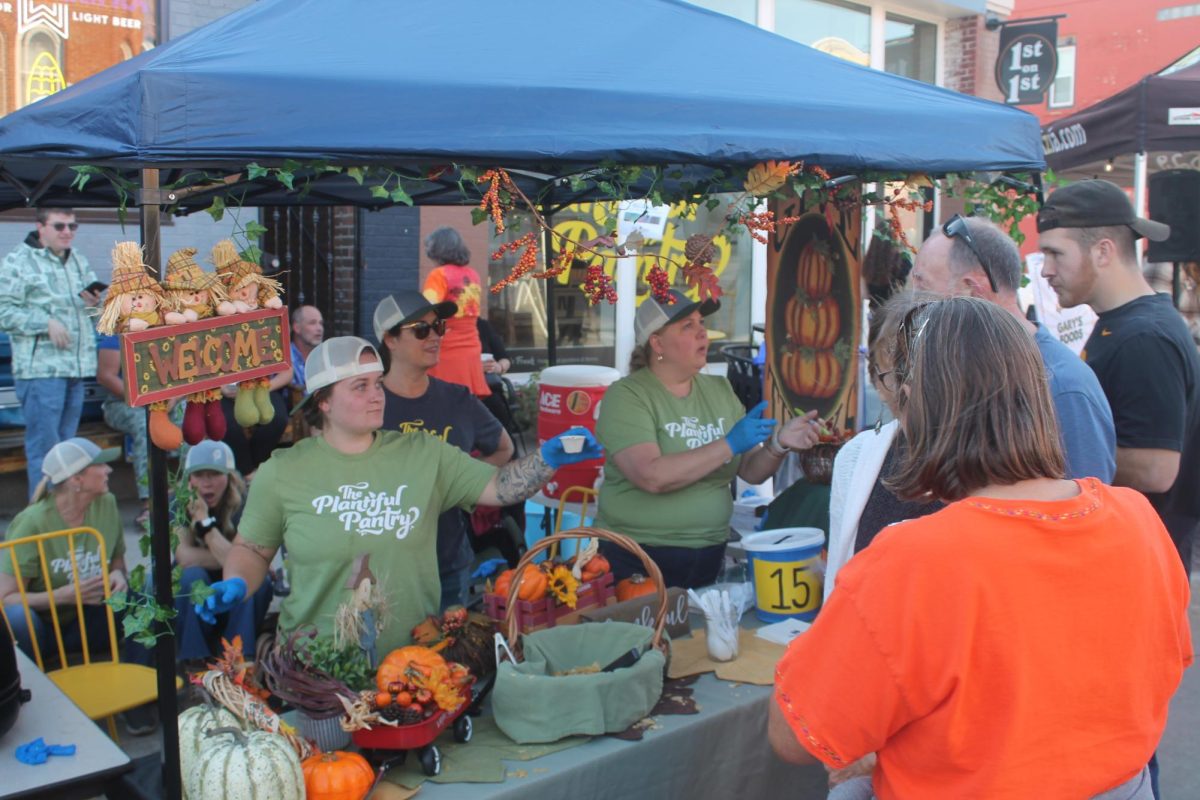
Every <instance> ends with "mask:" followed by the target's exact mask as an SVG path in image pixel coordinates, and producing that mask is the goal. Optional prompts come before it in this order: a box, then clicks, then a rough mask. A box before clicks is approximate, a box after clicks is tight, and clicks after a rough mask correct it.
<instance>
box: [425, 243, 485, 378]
mask: <svg viewBox="0 0 1200 800" xmlns="http://www.w3.org/2000/svg"><path fill="white" fill-rule="evenodd" d="M425 255H427V256H429V259H430V260H431V261H433V263H435V264H437V265H438V266H437V267H436V268H435V269H434V270H433V272H431V273H429V277H428V278H426V279H425V288H424V289H422V290H421V293H422V294H424V295H425V299H426V300H428V301H429V302H431V303H434V304H437V303H444V302H446V301H449V302H452V303H454V304H456V305H457V306H458V311H457V312H456V313H455V315H454V316H453V317H450V318H449V319H447V320H446V335H445V336H443V337H442V352H441V357H440V358H439V359H438V363H437V366H435V367H434V368H433V369H431V370H429V374H430V375H432V376H433V377H435V378H437V379H439V380H443V381H449V382H450V383H458V384H461V385H463V386H466V387H467V388H468V389H470V390H471V393H472V394H474V395H476V396H477V397H487V396H488V395H490V394H491V393H492V390H491V389H489V388H488V385H487V380H486V379H485V378H484V376H483V361H482V356H483V348H482V345H481V344H480V342H479V331H478V329H477V328H476V327H475V320H476V318H478V317H479V311H480V308H481V306H482V304H483V283H482V282H481V281H480V280H479V273H478V272H476V271H475V269H474V268H473V267H470V266H468V264H469V263H470V261H471V251H470V250H469V249H467V245H466V243H464V242H463V240H462V237H461V236H459V235H458V231H456V230H454V228H448V227H441V228H438V229H437V230H435V231H434V232H433V233H431V234H429V236H427V237H426V238H425Z"/></svg>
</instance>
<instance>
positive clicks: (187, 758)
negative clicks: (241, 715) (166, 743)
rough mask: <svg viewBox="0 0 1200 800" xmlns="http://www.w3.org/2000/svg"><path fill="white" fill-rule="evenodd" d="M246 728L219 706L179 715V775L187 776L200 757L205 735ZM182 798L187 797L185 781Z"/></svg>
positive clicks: (192, 709)
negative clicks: (222, 729)
mask: <svg viewBox="0 0 1200 800" xmlns="http://www.w3.org/2000/svg"><path fill="white" fill-rule="evenodd" d="M245 727H246V726H245V725H243V724H242V721H241V720H240V719H238V718H237V717H236V716H235V715H234V714H233V712H232V711H229V710H228V709H225V708H222V707H221V706H212V705H200V706H192V707H191V708H189V709H187V710H186V711H184V712H183V713H182V714H180V715H179V774H180V775H182V776H183V777H184V778H186V777H187V776H188V773H189V772H190V771H191V769H192V766H193V765H194V764H195V763H196V761H197V759H198V758H199V757H200V749H201V748H202V747H203V746H204V743H205V741H206V740H207V737H206V734H207V733H208V732H209V731H211V730H213V729H215V728H240V729H244V728H245ZM183 789H184V792H183V796H184V797H185V798H186V797H187V796H188V793H187V786H186V781H185V785H184V787H183Z"/></svg>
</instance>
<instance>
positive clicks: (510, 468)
mask: <svg viewBox="0 0 1200 800" xmlns="http://www.w3.org/2000/svg"><path fill="white" fill-rule="evenodd" d="M409 326H410V327H412V328H413V329H414V335H416V336H420V335H421V331H422V330H426V331H427V330H428V328H429V323H427V322H425V321H418V322H414V323H410V324H409ZM422 326H423V327H422ZM304 363H305V368H304V372H305V388H306V389H307V390H308V392H309V395H308V397H307V399H306V400H305V402H304V403H303V404H301V406H300V408H301V409H302V411H303V413H304V414H305V415H306V419H307V421H308V422H309V423H310V424H311V425H312V426H313V427H314V428H316V429H319V430H320V435H319V436H314V437H311V438H309V439H305V440H304V441H301V442H299V443H297V444H296V445H294V446H293V447H291V448H288V449H286V450H277V451H275V454H274V455H272V456H271V458H270V459H269V460H268V461H267V462H266V463H264V464H263V465H262V466H261V467H260V468H259V470H258V473H257V474H256V475H255V478H254V483H253V484H252V486H251V487H250V496H249V498H248V499H247V501H246V508H245V511H244V512H243V514H242V519H241V522H240V524H239V526H238V533H237V536H236V537H235V538H234V540H233V546H232V547H231V548H230V550H229V554H228V555H227V557H226V559H225V568H224V580H222V581H219V582H217V583H215V584H213V587H212V588H213V590H214V592H213V594H212V596H210V597H209V598H207V599H206V600H205V602H204V604H203V605H201V606H198V607H197V613H198V614H199V615H200V617H201V618H202V619H205V620H206V621H209V622H210V623H211V621H212V620H213V618H214V614H217V613H221V612H224V611H227V610H229V609H230V608H232V607H233V606H234V605H235V604H237V603H240V602H242V601H243V599H245V597H246V595H247V592H251V593H252V592H253V591H254V590H256V589H257V588H258V586H259V585H260V584H261V583H262V581H263V578H264V577H265V576H266V573H267V566H268V565H269V564H270V563H271V559H272V558H273V557H274V555H275V552H276V550H278V549H279V547H280V546H281V545H286V546H287V559H288V570H289V577H290V579H291V584H292V591H291V594H289V595H288V596H287V597H286V598H284V600H283V604H282V606H281V607H280V618H279V627H280V630H281V631H283V632H286V631H290V630H294V629H295V628H297V627H298V626H301V625H309V624H311V625H314V626H316V629H317V632H318V633H319V634H322V635H330V634H332V633H333V630H334V619H335V617H339V613H340V612H342V616H343V618H344V610H345V609H347V608H351V607H352V606H350V605H349V604H350V603H353V602H356V601H359V600H361V599H362V598H363V597H367V598H370V597H379V596H382V597H383V598H384V605H385V607H386V608H385V609H383V611H384V613H382V614H379V615H378V616H377V618H378V619H384V620H385V623H384V625H383V627H382V629H381V630H380V631H379V632H378V641H377V642H372V641H369V639H370V637H369V636H368V637H366V638H365V639H363V640H361V641H362V642H363V645H364V649H367V650H368V653H370V651H371V650H372V649H373V650H375V651H376V653H377V654H378V655H380V656H382V655H384V654H386V653H387V652H388V651H390V650H391V649H393V648H395V647H399V646H402V645H405V644H408V643H409V639H410V636H409V631H410V630H411V629H412V628H413V626H414V625H416V624H417V623H418V622H420V621H421V620H422V619H424V618H425V617H426V615H428V614H434V613H437V611H438V609H439V599H440V596H441V586H440V583H439V580H438V568H437V518H438V515H439V514H441V513H442V512H443V511H446V510H448V509H450V508H454V507H456V506H457V507H460V508H467V509H469V508H471V507H473V506H474V505H475V504H476V503H482V504H484V505H492V506H504V505H509V504H511V503H515V502H519V501H521V500H524V499H525V498H526V497H530V496H532V495H533V494H535V493H536V492H537V490H538V489H539V488H541V486H542V485H543V484H545V483H546V481H548V480H549V479H550V478H551V477H552V476H553V475H554V471H555V470H556V469H557V468H558V467H560V466H563V465H565V464H569V463H573V462H575V461H582V460H586V459H591V458H597V457H599V456H600V455H601V454H602V452H603V451H602V449H601V448H600V446H599V444H597V443H596V441H595V439H592V438H591V436H590V434H587V436H586V443H585V445H584V448H583V451H582V452H580V453H574V454H568V453H566V452H565V451H564V448H563V444H562V442H561V441H560V439H559V438H557V437H556V438H554V439H551V440H549V441H547V442H546V443H545V444H543V445H542V447H541V449H540V450H539V451H537V452H535V453H532V454H531V455H529V456H526V457H525V458H523V459H521V460H519V461H513V462H510V463H508V464H505V465H504V466H502V467H499V468H497V467H495V466H492V465H491V464H486V463H483V462H481V461H478V460H476V459H473V458H471V457H470V456H469V455H468V454H466V453H464V452H463V451H461V450H459V449H458V448H457V447H454V446H452V445H448V444H446V443H445V442H443V441H442V440H441V439H440V438H438V437H435V436H430V435H429V434H428V433H425V432H423V431H413V432H411V433H400V432H398V431H383V430H380V428H381V426H382V425H383V411H384V389H383V365H382V363H381V362H380V360H379V354H378V353H377V351H376V350H375V348H374V347H372V346H371V344H370V343H369V342H367V341H366V340H365V339H360V338H358V337H354V336H342V337H337V338H333V339H328V340H326V341H325V342H322V343H321V344H320V345H318V346H317V347H315V348H314V349H313V351H312V352H311V353H309V355H308V358H307V359H305V362H304ZM570 432H571V433H580V432H583V433H585V434H586V431H583V429H576V430H572V431H570ZM368 578H369V579H371V584H370V585H373V586H374V587H375V591H374V592H373V593H368V592H365V590H364V589H363V587H364V580H365V579H368ZM368 602H369V601H368Z"/></svg>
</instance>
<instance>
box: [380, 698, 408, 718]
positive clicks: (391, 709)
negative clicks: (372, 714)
mask: <svg viewBox="0 0 1200 800" xmlns="http://www.w3.org/2000/svg"><path fill="white" fill-rule="evenodd" d="M379 716H381V717H383V718H384V719H386V720H387V721H388V722H395V721H396V720H399V719H401V718H403V716H404V709H402V708H400V706H398V705H396V704H395V703H392V704H391V705H388V706H384V707H383V708H381V709H379Z"/></svg>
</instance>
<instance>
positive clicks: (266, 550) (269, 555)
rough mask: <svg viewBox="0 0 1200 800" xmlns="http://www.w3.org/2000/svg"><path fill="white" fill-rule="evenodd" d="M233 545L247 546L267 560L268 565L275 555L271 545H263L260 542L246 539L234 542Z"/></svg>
mask: <svg viewBox="0 0 1200 800" xmlns="http://www.w3.org/2000/svg"><path fill="white" fill-rule="evenodd" d="M233 546H234V547H244V548H246V549H247V550H249V551H250V552H251V553H254V555H256V556H258V557H259V558H261V559H262V560H263V561H265V562H267V564H268V565H270V563H271V559H273V558H274V557H275V551H274V550H273V549H272V548H270V547H263V546H262V545H258V544H250V542H246V541H239V542H234V545H233Z"/></svg>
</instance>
